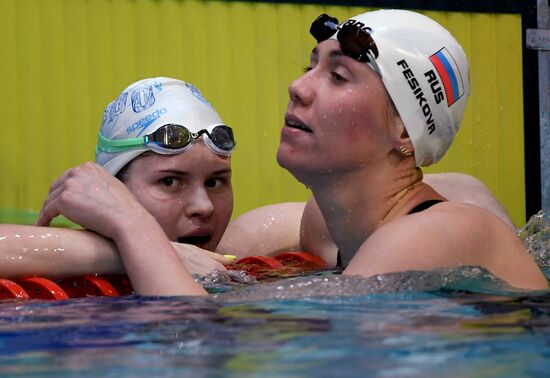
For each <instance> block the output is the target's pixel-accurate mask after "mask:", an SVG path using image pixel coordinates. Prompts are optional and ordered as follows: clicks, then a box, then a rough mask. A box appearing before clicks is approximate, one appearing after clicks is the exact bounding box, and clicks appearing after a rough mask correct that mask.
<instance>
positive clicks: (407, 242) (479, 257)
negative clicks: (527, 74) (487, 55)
mask: <svg viewBox="0 0 550 378" xmlns="http://www.w3.org/2000/svg"><path fill="white" fill-rule="evenodd" d="M311 33H312V34H313V36H314V37H315V38H316V39H317V41H318V43H317V45H316V47H315V48H314V49H313V51H312V53H311V57H310V66H309V67H308V69H307V70H306V73H305V74H304V75H303V76H302V77H300V78H299V79H297V80H296V81H294V82H293V83H292V84H291V85H290V87H289V96H290V101H289V104H288V109H287V113H286V115H285V122H284V127H283V129H282V132H281V142H280V146H279V150H278V155H277V158H278V161H279V163H280V165H281V166H282V167H284V168H286V169H287V170H289V171H290V172H291V173H292V174H293V175H294V176H295V177H296V178H297V179H298V180H299V181H300V182H302V183H304V184H305V185H307V186H308V187H309V188H311V190H312V192H313V195H314V198H315V200H316V201H317V204H318V206H319V209H320V211H321V213H322V216H323V218H324V220H325V221H326V223H327V225H328V230H329V232H330V235H331V236H332V238H333V240H334V241H335V243H336V246H337V247H338V250H339V263H340V264H341V265H342V267H343V268H344V273H345V274H360V275H363V276H372V275H377V274H383V273H389V272H396V271H405V270H433V269H438V268H450V267H459V266H467V265H473V266H481V267H484V268H486V269H488V270H489V271H490V272H491V273H492V274H494V275H495V276H496V277H498V278H501V279H503V280H505V281H506V282H507V283H509V284H510V285H511V286H513V287H517V288H522V289H546V288H547V281H546V279H545V277H544V275H543V274H542V272H541V271H540V269H539V268H538V266H537V265H536V263H535V262H534V260H533V259H532V258H531V256H530V255H529V254H528V252H527V251H526V250H525V249H524V248H523V246H522V244H521V242H520V240H519V239H518V238H517V236H516V235H515V234H514V232H513V231H512V230H511V228H510V227H508V226H507V225H506V224H504V223H503V222H502V221H500V220H499V219H498V218H497V217H495V215H493V214H492V213H490V212H488V211H486V210H484V209H482V208H479V207H477V206H470V205H466V204H461V203H457V202H452V201H447V200H446V199H445V198H444V197H442V196H441V195H440V194H439V193H438V192H436V191H435V190H434V189H433V188H432V187H430V186H428V185H427V184H425V183H424V182H423V181H422V178H423V177H422V172H421V171H420V168H418V166H420V165H429V164H431V163H434V162H436V161H438V160H439V159H440V158H441V157H442V156H443V154H444V153H445V151H446V150H447V148H448V147H449V145H450V143H451V141H452V139H453V137H454V135H455V133H456V131H457V130H458V127H459V125H460V122H461V120H462V115H463V112H464V108H465V104H466V99H467V97H468V95H469V72H468V70H469V67H468V63H467V60H466V57H465V54H464V52H463V50H462V48H461V47H460V45H459V44H458V42H457V41H456V40H455V39H454V38H453V37H452V36H451V34H450V33H449V32H448V31H447V30H445V29H444V28H443V27H442V26H440V25H439V24H437V23H436V22H435V21H433V20H432V19H430V18H428V17H425V16H423V15H421V14H418V13H414V12H409V11H401V10H382V11H376V12H368V13H364V14H361V15H358V16H356V17H352V18H351V19H349V20H347V21H345V22H344V23H342V24H338V21H337V20H336V19H334V18H331V17H329V16H327V15H322V16H320V17H319V18H318V19H317V20H315V22H314V23H313V24H312V27H311Z"/></svg>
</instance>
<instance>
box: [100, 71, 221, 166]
mask: <svg viewBox="0 0 550 378" xmlns="http://www.w3.org/2000/svg"><path fill="white" fill-rule="evenodd" d="M167 124H178V125H183V126H185V127H186V128H187V129H189V131H191V132H198V131H200V130H203V129H206V130H208V131H209V132H210V131H212V129H213V128H214V127H215V126H218V125H222V124H223V122H222V120H221V118H220V116H219V115H218V113H216V111H215V110H214V108H213V107H212V105H210V103H208V101H206V99H205V98H204V97H203V96H202V94H201V93H200V91H199V90H198V89H197V88H196V87H194V86H193V85H192V84H189V83H186V82H184V81H181V80H176V79H171V78H166V77H157V78H152V79H144V80H140V81H138V82H136V83H134V84H132V85H130V86H129V87H128V88H126V89H124V90H123V91H122V93H121V94H120V96H118V97H117V98H116V99H115V100H114V101H113V102H111V103H110V104H109V105H108V106H107V108H105V112H104V113H103V121H102V123H101V130H100V134H101V135H102V136H103V137H105V138H108V139H111V140H121V139H130V138H138V137H141V136H145V135H147V134H150V133H152V132H154V131H155V130H157V129H158V128H160V127H162V126H164V125H167ZM148 150H150V149H149V148H147V147H146V146H145V145H140V146H136V147H135V148H131V149H128V150H126V151H123V152H111V153H109V152H105V151H102V150H100V149H99V148H96V162H97V163H98V164H99V165H102V166H103V167H104V168H105V169H106V170H107V171H108V172H109V173H111V174H112V175H116V174H117V173H118V171H120V169H122V168H123V167H124V166H125V165H126V164H128V163H129V162H130V161H132V160H133V159H135V158H136V157H137V156H138V155H140V154H142V153H143V152H145V151H148Z"/></svg>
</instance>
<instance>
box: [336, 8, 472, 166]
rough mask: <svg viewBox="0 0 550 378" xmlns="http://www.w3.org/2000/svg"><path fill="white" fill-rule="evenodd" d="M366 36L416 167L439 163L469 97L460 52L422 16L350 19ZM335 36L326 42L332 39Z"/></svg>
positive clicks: (381, 14)
mask: <svg viewBox="0 0 550 378" xmlns="http://www.w3.org/2000/svg"><path fill="white" fill-rule="evenodd" d="M348 24H352V25H355V26H357V27H359V28H361V29H362V30H365V31H366V32H368V34H370V36H371V37H372V40H374V43H375V45H376V50H377V53H378V54H377V56H376V58H374V55H370V57H371V59H370V60H373V58H374V62H371V63H369V64H370V65H371V67H374V68H375V69H376V70H377V71H378V73H379V74H380V75H381V77H382V81H383V82H384V85H385V87H386V89H387V91H388V93H389V95H390V97H391V98H392V100H393V102H394V104H395V106H396V108H397V111H398V112H399V115H400V116H401V119H402V120H403V123H404V125H405V128H406V129H407V132H408V134H409V136H410V138H411V140H412V144H413V146H414V154H415V159H416V164H417V165H418V166H428V165H430V164H433V163H435V162H437V161H439V160H440V159H441V158H442V157H443V155H444V154H445V152H446V151H447V149H448V148H449V146H450V145H451V142H452V141H453V139H454V137H455V134H456V132H457V131H458V129H459V127H460V123H461V122H462V118H463V115H464V109H465V107H466V102H467V99H468V97H469V95H470V68H469V65H468V60H467V58H466V54H465V53H464V50H463V49H462V47H461V46H460V44H459V43H458V42H457V41H456V39H455V38H454V37H453V36H452V35H451V33H449V31H447V30H446V29H445V28H444V27H443V26H441V25H440V24H438V23H437V22H435V21H434V20H432V19H431V18H429V17H426V16H424V15H422V14H419V13H415V12H410V11H405V10H379V11H374V12H367V13H363V14H360V15H358V16H355V17H352V18H350V19H349V20H347V21H345V22H344V23H343V24H341V25H340V27H344V26H345V25H348ZM336 37H337V34H335V35H333V36H332V37H331V38H336Z"/></svg>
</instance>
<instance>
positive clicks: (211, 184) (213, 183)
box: [204, 177, 223, 189]
mask: <svg viewBox="0 0 550 378" xmlns="http://www.w3.org/2000/svg"><path fill="white" fill-rule="evenodd" d="M222 184H223V180H222V179H220V178H217V177H212V178H209V179H207V180H206V181H205V182H204V186H206V187H207V188H210V189H216V188H219V187H220V186H222Z"/></svg>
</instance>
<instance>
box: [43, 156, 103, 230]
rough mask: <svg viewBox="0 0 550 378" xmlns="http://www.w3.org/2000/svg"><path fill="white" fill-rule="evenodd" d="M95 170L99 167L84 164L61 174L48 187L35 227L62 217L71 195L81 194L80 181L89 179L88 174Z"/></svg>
mask: <svg viewBox="0 0 550 378" xmlns="http://www.w3.org/2000/svg"><path fill="white" fill-rule="evenodd" d="M97 168H99V166H98V165H97V164H95V163H84V164H82V165H79V166H77V167H74V168H71V169H68V170H66V171H65V172H63V174H62V175H61V176H59V177H58V178H57V179H56V180H55V181H54V182H53V183H52V185H51V186H50V190H49V193H48V196H47V197H46V199H45V200H44V203H43V204H42V209H41V211H40V214H39V216H38V219H37V220H36V222H35V225H36V226H48V225H49V224H50V223H51V221H52V219H53V218H55V217H56V216H58V215H62V214H63V208H64V206H65V207H66V206H67V205H69V206H70V203H71V201H72V199H73V198H72V197H73V194H77V195H78V193H82V190H81V186H82V185H81V184H82V179H83V178H84V179H86V178H87V177H88V178H89V177H90V173H91V172H92V171H93V170H97ZM63 215H66V214H63Z"/></svg>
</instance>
